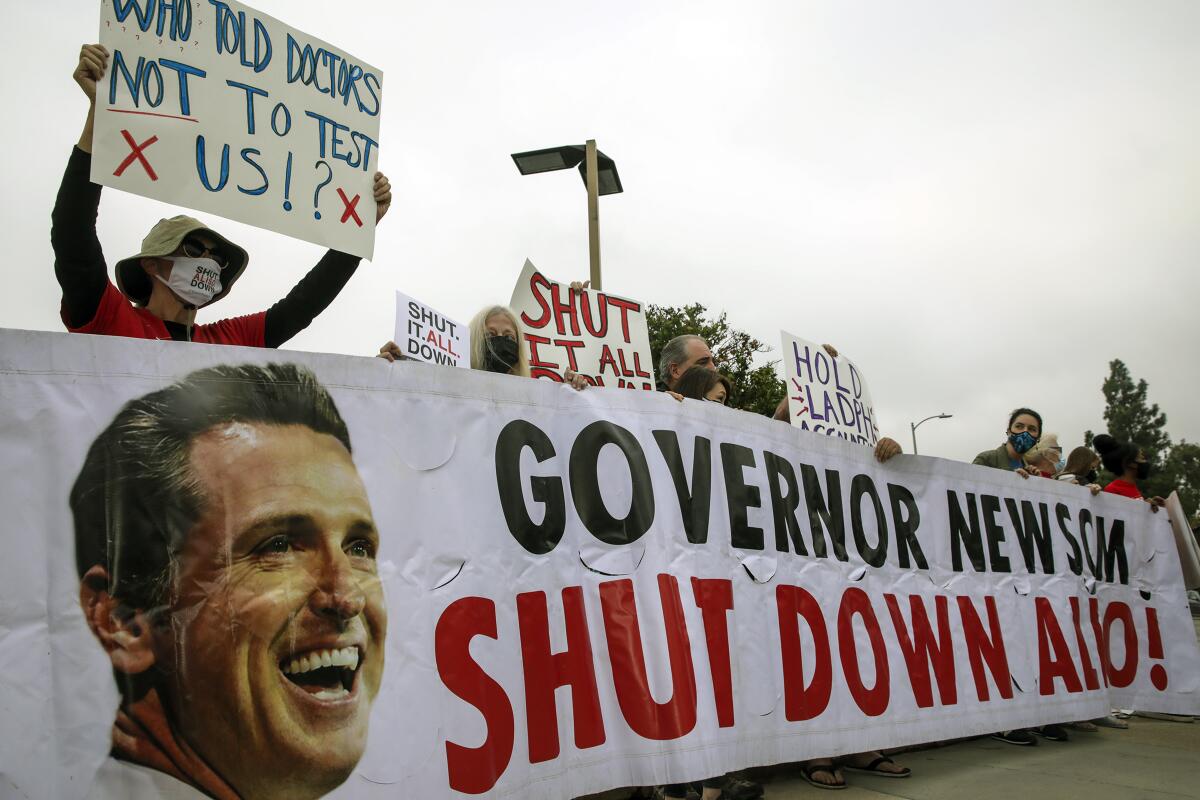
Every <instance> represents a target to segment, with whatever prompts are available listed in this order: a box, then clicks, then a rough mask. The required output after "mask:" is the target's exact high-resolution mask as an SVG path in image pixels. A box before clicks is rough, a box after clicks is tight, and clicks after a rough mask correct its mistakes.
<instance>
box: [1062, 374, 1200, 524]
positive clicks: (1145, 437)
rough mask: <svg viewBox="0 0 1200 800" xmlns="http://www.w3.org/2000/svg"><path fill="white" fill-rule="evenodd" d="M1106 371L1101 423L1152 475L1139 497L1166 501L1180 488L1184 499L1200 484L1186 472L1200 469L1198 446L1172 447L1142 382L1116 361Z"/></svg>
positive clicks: (1088, 436)
mask: <svg viewBox="0 0 1200 800" xmlns="http://www.w3.org/2000/svg"><path fill="white" fill-rule="evenodd" d="M1108 369H1109V372H1108V377H1107V378H1105V379H1104V384H1103V385H1102V386H1101V390H1102V391H1103V392H1104V421H1105V423H1106V426H1107V430H1108V433H1109V434H1110V435H1111V436H1113V437H1115V438H1116V439H1118V440H1119V441H1124V442H1133V443H1134V444H1136V445H1137V446H1138V447H1140V448H1142V451H1143V452H1144V453H1145V454H1146V458H1147V459H1148V460H1149V461H1150V464H1151V467H1152V471H1151V474H1150V478H1149V479H1148V480H1146V481H1145V483H1144V484H1143V485H1142V487H1141V488H1142V492H1143V494H1145V495H1146V496H1148V497H1153V496H1155V495H1161V496H1163V497H1166V496H1167V495H1168V494H1170V493H1171V491H1172V490H1173V489H1175V488H1176V486H1180V488H1181V491H1180V499H1184V493H1183V490H1185V489H1186V487H1196V486H1197V485H1198V484H1200V472H1195V471H1189V470H1195V469H1196V468H1197V467H1198V466H1200V464H1198V463H1197V459H1196V450H1200V446H1197V445H1194V444H1188V443H1186V442H1180V444H1179V445H1177V446H1176V447H1172V446H1171V437H1170V436H1169V435H1167V430H1166V428H1167V415H1166V414H1164V413H1162V412H1161V411H1159V408H1158V404H1157V403H1150V402H1149V400H1148V394H1149V386H1148V384H1147V383H1146V381H1145V380H1138V381H1137V382H1136V383H1135V382H1134V380H1133V376H1132V375H1130V374H1129V368H1128V367H1126V366H1125V363H1124V362H1123V361H1121V360H1120V359H1113V360H1112V361H1110V362H1109V364H1108ZM1093 438H1094V435H1093V433H1092V432H1091V431H1087V432H1086V433H1085V434H1084V444H1086V445H1088V446H1089V447H1090V446H1091V445H1092V440H1093ZM1175 450H1179V453H1178V456H1177V457H1175V458H1172V455H1173V454H1174V451H1175ZM1114 477H1118V476H1115V475H1109V474H1108V473H1107V471H1105V473H1104V478H1105V480H1106V481H1108V480H1112V479H1113V478H1114ZM1195 503H1196V501H1195V499H1193V500H1191V502H1190V504H1189V501H1187V500H1184V508H1185V509H1186V510H1188V511H1191V510H1192V509H1193V508H1195Z"/></svg>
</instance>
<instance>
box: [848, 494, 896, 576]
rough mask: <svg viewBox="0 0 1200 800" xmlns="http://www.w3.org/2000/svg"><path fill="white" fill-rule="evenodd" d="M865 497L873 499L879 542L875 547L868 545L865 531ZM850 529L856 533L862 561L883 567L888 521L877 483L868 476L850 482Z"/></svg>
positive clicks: (855, 540) (885, 557)
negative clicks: (863, 511)
mask: <svg viewBox="0 0 1200 800" xmlns="http://www.w3.org/2000/svg"><path fill="white" fill-rule="evenodd" d="M864 496H866V497H870V498H871V506H872V508H873V509H874V511H875V529H876V532H877V534H878V540H877V541H876V542H875V544H874V546H872V545H870V544H868V543H867V534H866V531H865V530H863V519H862V500H863V497H864ZM850 528H851V530H852V531H853V532H854V546H855V547H857V548H858V554H859V555H860V556H862V560H863V561H865V562H867V564H869V565H870V566H872V567H882V566H883V563H884V562H885V561H887V549H888V530H887V519H886V518H885V517H884V516H883V503H882V502H881V501H880V499H879V492H877V491H876V490H875V483H874V482H873V481H872V480H871V478H870V477H869V476H867V475H863V474H859V475H855V476H854V479H853V480H852V481H850Z"/></svg>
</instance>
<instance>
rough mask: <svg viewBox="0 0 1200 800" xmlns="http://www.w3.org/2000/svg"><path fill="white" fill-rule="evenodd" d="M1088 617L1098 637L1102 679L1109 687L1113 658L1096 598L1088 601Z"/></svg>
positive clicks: (1097, 644)
mask: <svg viewBox="0 0 1200 800" xmlns="http://www.w3.org/2000/svg"><path fill="white" fill-rule="evenodd" d="M1088 615H1089V616H1090V617H1091V620H1092V634H1093V635H1094V636H1095V637H1096V648H1097V649H1098V650H1099V651H1100V677H1101V678H1103V679H1104V685H1105V686H1108V673H1109V671H1110V670H1111V669H1112V658H1110V657H1109V653H1108V640H1107V639H1105V638H1104V628H1102V627H1101V626H1100V601H1099V600H1097V599H1096V598H1095V597H1092V598H1089V599H1088Z"/></svg>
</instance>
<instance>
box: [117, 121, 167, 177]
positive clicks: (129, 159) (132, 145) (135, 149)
mask: <svg viewBox="0 0 1200 800" xmlns="http://www.w3.org/2000/svg"><path fill="white" fill-rule="evenodd" d="M121 135H122V136H124V137H125V141H126V142H128V143H129V150H130V153H129V155H128V156H126V157H125V160H124V161H122V162H121V165H120V166H119V167H117V171H116V172H114V173H113V177H114V178H119V177H121V173H122V172H124V171H125V168H126V167H128V166H129V165H130V164H132V163H133V162H134V161H135V160H136V161H140V162H142V166H143V167H144V168H145V169H146V174H147V175H149V176H150V180H152V181H156V180H158V176H157V175H155V174H154V167H152V166H150V162H149V161H147V160H146V157H145V156H144V155H142V151H143V150H145V149H146V148H147V147H149V146H150V145H152V144H154V143H155V142H157V141H158V137H157V136H151V137H150V138H149V139H147V140H146V141H144V142H142V143H141V144H138V143H137V142H135V141H134V140H133V137H132V136H130V135H129V131H127V130H122V131H121Z"/></svg>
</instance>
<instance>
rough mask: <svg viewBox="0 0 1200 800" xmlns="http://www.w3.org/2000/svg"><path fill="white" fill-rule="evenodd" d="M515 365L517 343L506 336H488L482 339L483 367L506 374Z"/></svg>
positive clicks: (489, 370)
mask: <svg viewBox="0 0 1200 800" xmlns="http://www.w3.org/2000/svg"><path fill="white" fill-rule="evenodd" d="M516 365H517V343H516V341H514V340H512V339H510V338H508V337H507V336H489V337H487V339H486V340H485V341H484V347H483V368H484V369H485V370H487V371H488V372H499V373H503V374H507V373H508V372H510V371H511V370H512V368H513V367H515V366H516Z"/></svg>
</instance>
